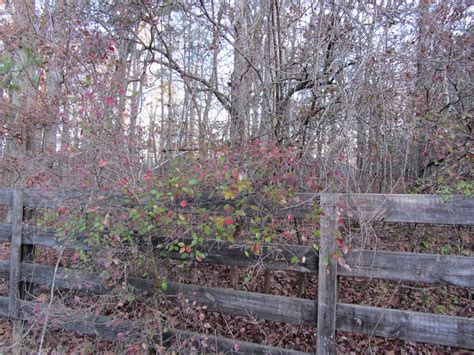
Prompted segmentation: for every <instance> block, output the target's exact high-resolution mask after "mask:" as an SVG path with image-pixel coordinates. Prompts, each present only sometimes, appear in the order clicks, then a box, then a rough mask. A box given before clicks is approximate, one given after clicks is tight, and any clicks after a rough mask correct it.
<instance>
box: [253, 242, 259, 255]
mask: <svg viewBox="0 0 474 355" xmlns="http://www.w3.org/2000/svg"><path fill="white" fill-rule="evenodd" d="M252 250H253V252H254V253H255V254H257V255H258V254H260V244H257V243H255V244H254V245H252Z"/></svg>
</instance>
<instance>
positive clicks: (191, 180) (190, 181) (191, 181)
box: [189, 179, 199, 185]
mask: <svg viewBox="0 0 474 355" xmlns="http://www.w3.org/2000/svg"><path fill="white" fill-rule="evenodd" d="M197 184H199V180H197V179H190V180H189V185H197Z"/></svg>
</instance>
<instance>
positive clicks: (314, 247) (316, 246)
mask: <svg viewBox="0 0 474 355" xmlns="http://www.w3.org/2000/svg"><path fill="white" fill-rule="evenodd" d="M313 249H314V250H316V251H319V244H316V243H314V244H313Z"/></svg>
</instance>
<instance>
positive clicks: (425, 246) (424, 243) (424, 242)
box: [421, 240, 430, 249]
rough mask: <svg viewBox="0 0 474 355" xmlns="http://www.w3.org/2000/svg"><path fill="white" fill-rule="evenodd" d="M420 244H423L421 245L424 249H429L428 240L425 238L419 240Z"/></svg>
mask: <svg viewBox="0 0 474 355" xmlns="http://www.w3.org/2000/svg"><path fill="white" fill-rule="evenodd" d="M421 245H423V247H424V248H425V249H429V248H430V242H429V241H427V240H423V241H422V242H421Z"/></svg>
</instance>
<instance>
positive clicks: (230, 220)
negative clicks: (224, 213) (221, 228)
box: [224, 217, 234, 226]
mask: <svg viewBox="0 0 474 355" xmlns="http://www.w3.org/2000/svg"><path fill="white" fill-rule="evenodd" d="M224 223H225V225H226V226H228V225H229V224H232V223H234V221H232V218H230V217H226V218H225V219H224Z"/></svg>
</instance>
